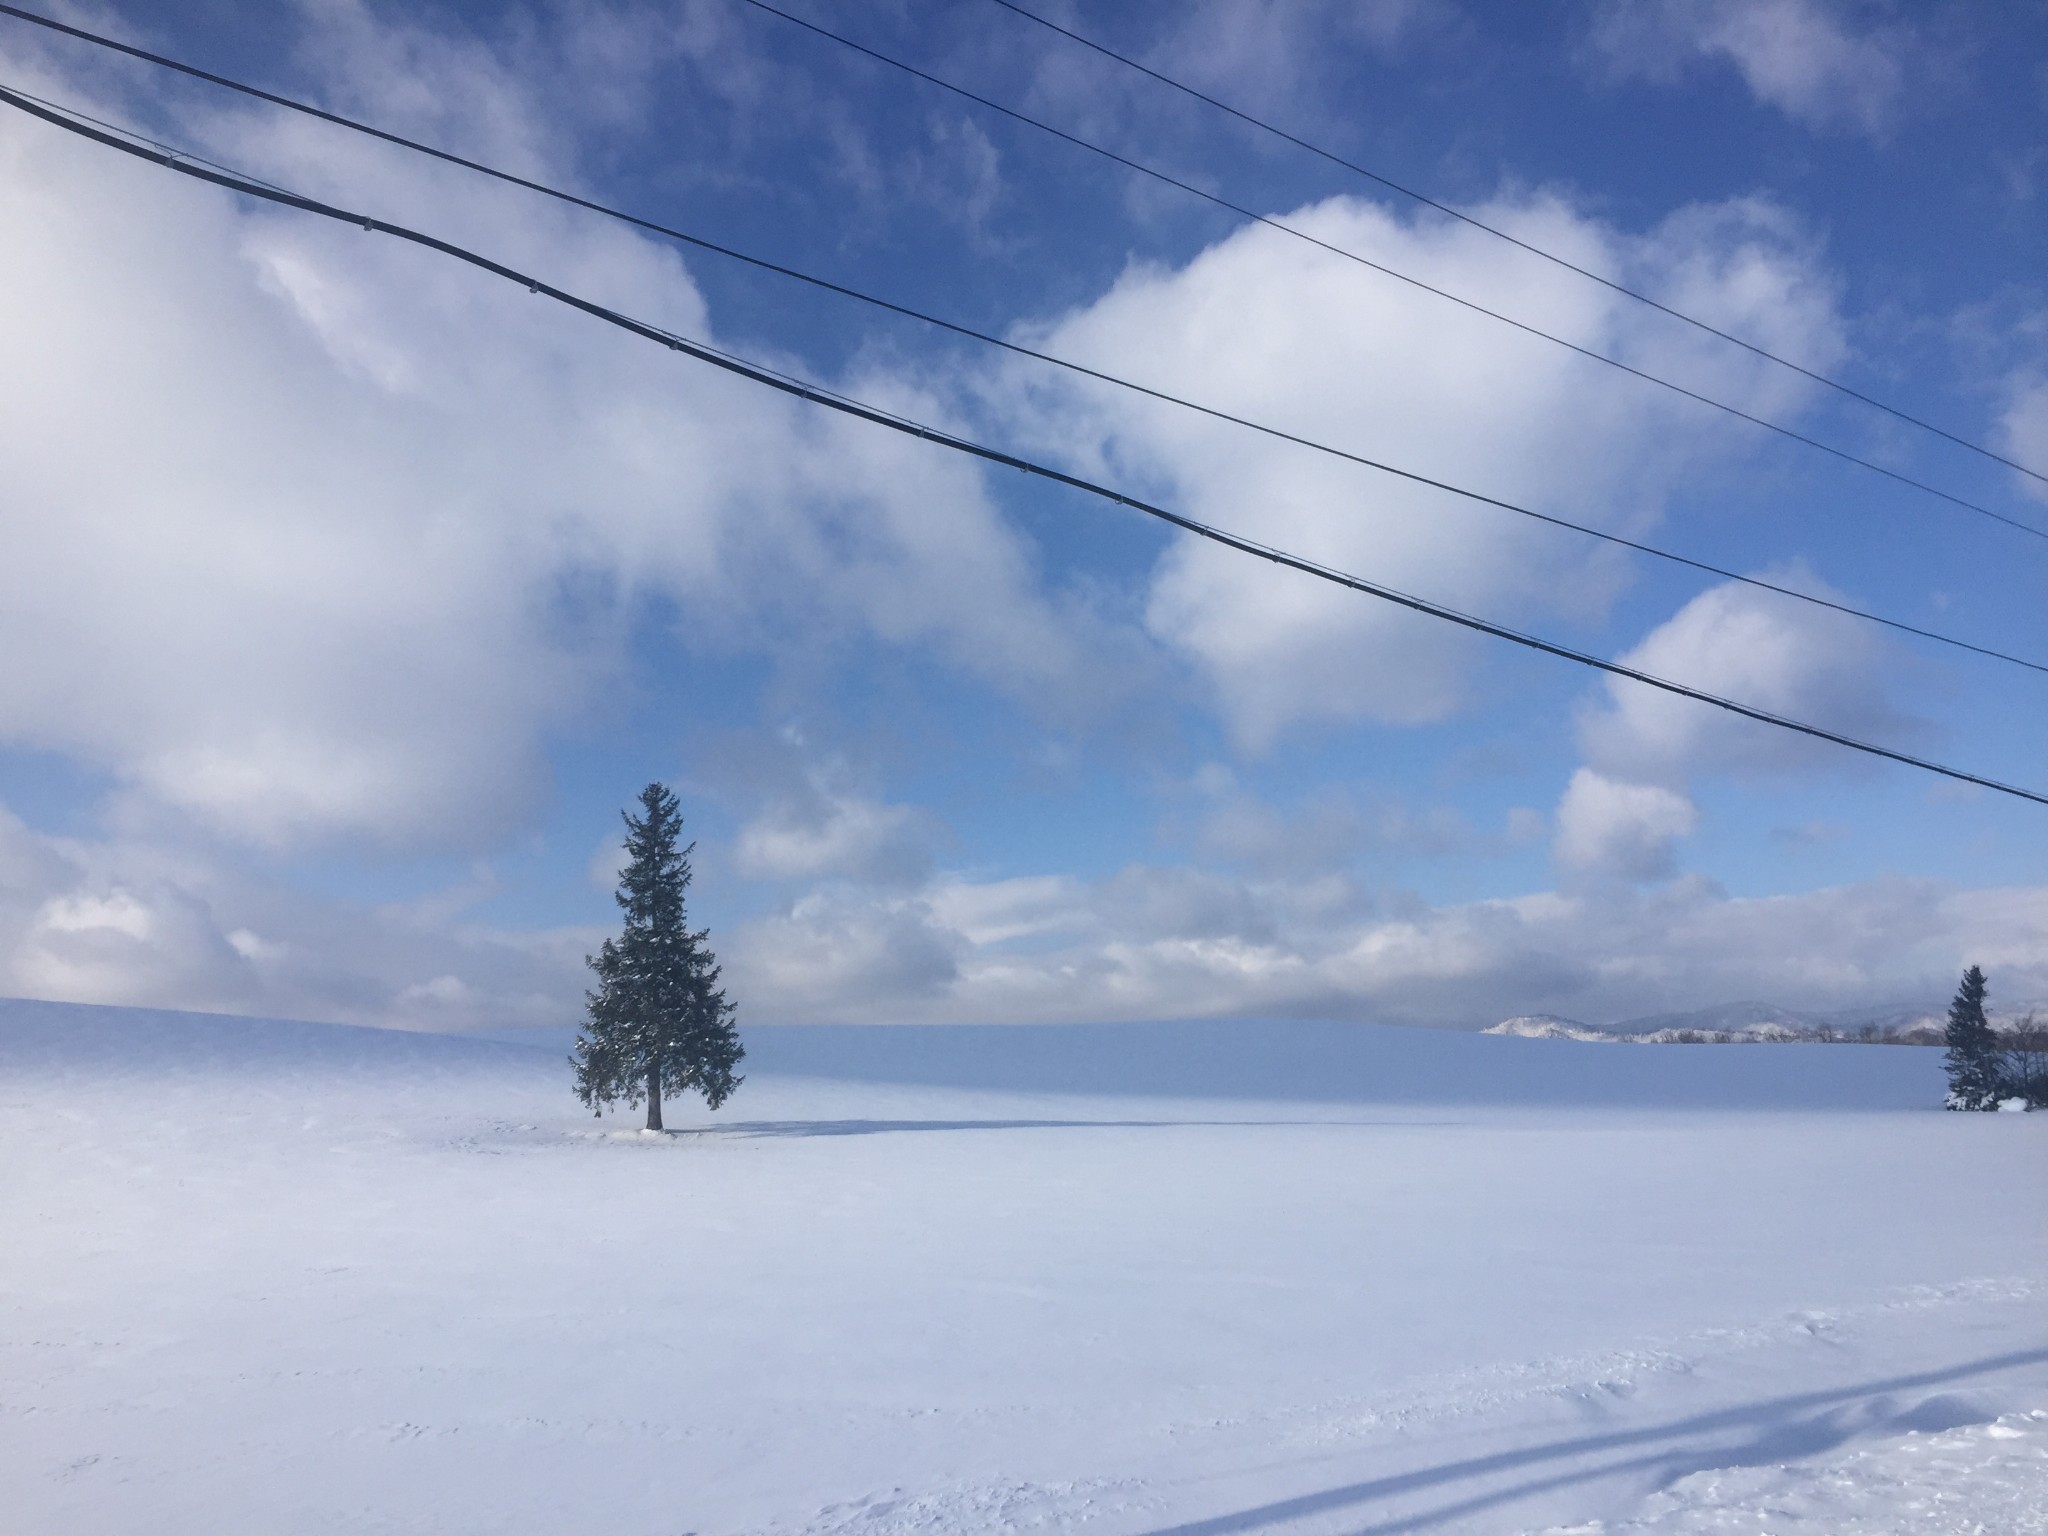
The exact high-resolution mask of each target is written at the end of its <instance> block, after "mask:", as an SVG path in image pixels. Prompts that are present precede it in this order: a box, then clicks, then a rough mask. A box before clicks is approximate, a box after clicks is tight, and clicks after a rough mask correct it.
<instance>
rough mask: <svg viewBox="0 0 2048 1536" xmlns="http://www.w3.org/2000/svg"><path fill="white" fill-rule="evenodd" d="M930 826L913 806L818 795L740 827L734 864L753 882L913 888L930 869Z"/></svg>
mask: <svg viewBox="0 0 2048 1536" xmlns="http://www.w3.org/2000/svg"><path fill="white" fill-rule="evenodd" d="M929 822H930V818H929V817H928V816H926V815H925V814H924V813H923V812H921V811H920V810H918V809H917V808H916V807H914V806H908V805H885V804H882V803H881V802H879V801H875V800H868V799H863V798H860V797H858V796H853V795H839V794H833V793H830V792H829V791H826V790H823V789H820V790H819V791H818V792H817V793H815V794H814V795H812V796H810V797H808V803H803V804H791V803H788V802H783V803H780V804H777V805H775V806H773V807H771V808H770V809H769V810H768V811H767V812H765V813H764V814H763V815H761V816H759V817H757V818H755V819H754V820H753V821H750V822H748V823H747V825H745V826H744V827H742V828H741V829H740V834H739V838H738V841H737V844H736V846H735V847H734V850H733V863H734V867H735V868H737V869H738V871H739V872H740V873H741V874H743V875H746V876H748V877H749V878H752V879H757V880H791V879H815V878H818V877H824V876H838V877H842V878H846V879H853V880H860V881H863V882H867V883H873V884H900V883H903V882H904V881H906V880H907V881H909V882H911V883H915V882H916V881H917V879H918V877H920V876H921V875H923V874H924V872H925V871H926V870H927V869H928V868H929V867H930V865H931V856H930V852H929V843H930V841H931V837H932V831H931V827H930V825H929Z"/></svg>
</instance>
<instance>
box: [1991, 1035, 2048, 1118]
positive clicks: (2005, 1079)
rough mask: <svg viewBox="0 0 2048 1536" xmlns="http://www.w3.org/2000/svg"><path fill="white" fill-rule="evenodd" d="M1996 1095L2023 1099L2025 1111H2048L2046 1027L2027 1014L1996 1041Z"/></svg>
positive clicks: (2047, 1038) (2047, 1042)
mask: <svg viewBox="0 0 2048 1536" xmlns="http://www.w3.org/2000/svg"><path fill="white" fill-rule="evenodd" d="M1998 1044H1999V1056H2000V1058H2001V1059H2000V1062H1999V1074H2000V1086H1999V1092H2000V1093H2002V1094H2004V1095H2007V1096H2009V1097H2012V1098H2018V1099H2025V1100H2026V1101H2027V1108H2029V1109H2048V1024H2043V1023H2042V1022H2041V1019H2040V1016H2039V1015H2038V1014H2031V1013H2030V1014H2028V1015H2027V1016H2026V1017H2025V1018H2024V1019H2022V1020H2020V1022H2019V1023H2018V1024H2016V1025H2015V1026H2013V1027H2012V1028H2011V1029H2008V1030H2006V1031H2005V1032H2004V1033H2003V1034H2001V1035H2000V1036H1999V1037H1998Z"/></svg>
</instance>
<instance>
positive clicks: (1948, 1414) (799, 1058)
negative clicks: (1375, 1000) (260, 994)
mask: <svg viewBox="0 0 2048 1536" xmlns="http://www.w3.org/2000/svg"><path fill="white" fill-rule="evenodd" d="M746 1041H747V1045H748V1050H749V1059H748V1061H747V1062H746V1063H745V1064H744V1070H745V1071H746V1072H747V1073H748V1081H747V1082H746V1083H745V1084H744V1085H743V1086H742V1087H741V1089H740V1091H739V1094H738V1095H737V1097H736V1098H735V1099H734V1101H733V1102H732V1104H731V1105H729V1106H728V1107H727V1109H725V1110H724V1111H722V1112H721V1113H719V1114H718V1115H716V1116H711V1115H707V1114H705V1113H704V1112H703V1110H702V1108H701V1106H698V1107H696V1108H695V1109H691V1108H688V1107H685V1106H682V1105H673V1104H672V1105H671V1113H670V1123H671V1124H672V1125H674V1126H679V1127H681V1128H682V1129H681V1131H680V1133H679V1134H676V1135H671V1136H648V1135H643V1134H642V1133H641V1132H639V1131H638V1130H637V1129H636V1128H635V1127H636V1124H637V1121H635V1120H634V1119H633V1118H631V1117H623V1118H622V1117H613V1118H610V1119H606V1120H593V1119H591V1118H590V1117H589V1116H588V1115H587V1114H586V1113H585V1112H583V1111H582V1110H580V1109H579V1107H578V1106H577V1105H576V1104H575V1102H574V1100H573V1099H572V1098H571V1097H570V1095H569V1092H568V1086H567V1076H568V1074H567V1068H566V1064H565V1063H564V1061H563V1060H562V1055H561V1052H560V1050H559V1048H553V1047H551V1048H546V1049H542V1048H538V1047H529V1046H520V1045H507V1044H493V1043H490V1042H485V1041H478V1040H467V1039H455V1038H448V1037H440V1036H430V1035H407V1034H397V1033H392V1032H387V1031H380V1030H367V1029H350V1028H344V1027H341V1026H330V1025H318V1024H290V1023H271V1022H264V1021H258V1020H246V1019H224V1018H217V1017H210V1016H204V1015H192V1014H170V1013H150V1012H141V1011H132V1010H122V1009H96V1008H80V1007H70V1006H64V1005H56V1004H42V1003H5V1002H0V1167H4V1168H5V1169H6V1170H7V1176H6V1178H4V1179H0V1230H4V1231H5V1232H6V1233H7V1234H8V1240H7V1242H6V1243H4V1244H0V1296H4V1297H5V1298H6V1305H5V1307H4V1309H0V1383H4V1386H0V1410H4V1414H0V1426H4V1428H0V1475H4V1477H5V1480H6V1486H7V1487H8V1489H9V1495H8V1498H9V1506H10V1508H9V1520H8V1523H9V1527H10V1529H18V1530H22V1531H35V1532H69V1531H81V1532H82V1531H92V1532H95V1533H100V1532H107V1533H116V1536H125V1533H130V1532H133V1533H138V1536H139V1533H143V1532H148V1533H150V1536H184V1533H193V1536H198V1533H206V1536H212V1533H215V1532H219V1531H224V1530H232V1531H244V1530H290V1531H293V1532H305V1533H321V1532H336V1533H339V1532H344V1531H346V1532H355V1531H361V1530H365V1529H373V1530H378V1531H384V1532H400V1533H406V1532H418V1533H426V1532H445V1531H451V1530H492V1531H502V1532H507V1533H514V1536H524V1533H528V1532H532V1533H536V1536H538V1533H541V1532H548V1533H552V1532H557V1531H562V1530H584V1529H602V1530H605V1531H607V1532H613V1533H618V1536H654V1533H657V1532H659V1533H673V1532H676V1531H679V1530H692V1531H697V1532H699V1533H702V1536H714V1533H718V1536H742V1533H749V1536H771V1533H772V1536H938V1533H954V1532H965V1531H974V1532H977V1533H978V1532H984V1531H985V1532H994V1533H1001V1532H1013V1531H1025V1530H1031V1531H1086V1532H1090V1533H1101V1536H1154V1533H1161V1532H1166V1531H1176V1530H1177V1531H1183V1532H1185V1531H1193V1530H1201V1531H1213V1532H1217V1533H1223V1532H1245V1533H1251V1532H1260V1531H1268V1530H1272V1531H1279V1530H1283V1529H1284V1530H1287V1531H1290V1532H1292V1531H1304V1532H1308V1531H1319V1530H1327V1531H1358V1530H1387V1529H1394V1528H1403V1529H1428V1530H1432V1531H1445V1532H1467V1533H1474V1536H1509V1533H1517V1536H1519V1533H1526V1532H1530V1531H1538V1530H1544V1529H1553V1530H1558V1531H1565V1530H1576V1531H1589V1530H1606V1531H1615V1532H1618V1531H1622V1530H1644V1531H1650V1530H1656V1531H1664V1530H1672V1531H1677V1530H1705V1529H1730V1530H1752V1529H1757V1528H1759V1525H1758V1521H1759V1520H1760V1519H1761V1516H1755V1517H1752V1516H1753V1512H1754V1511H1755V1510H1758V1509H1762V1508H1764V1507H1768V1508H1769V1509H1771V1510H1773V1511H1776V1512H1777V1513H1774V1514H1773V1515H1772V1516H1771V1518H1772V1519H1774V1520H1779V1521H1780V1524H1774V1525H1772V1526H1771V1527H1770V1528H1771V1529H1773V1530H1778V1529H1783V1530H1784V1531H1786V1532H1819V1531H1827V1530H1838V1529H1839V1530H1859V1529H1868V1530H1872V1531H1876V1530H1887V1529H1890V1530H1902V1529H1908V1528H1910V1529H1914V1530H1930V1531H1939V1530H1943V1529H1948V1528H1950V1527H1946V1526H1943V1525H1940V1524H1938V1523H1934V1522H1933V1520H1932V1518H1931V1517H1928V1518H1923V1517H1925V1516H1926V1514H1927V1511H1929V1510H1935V1511H1936V1512H1937V1513H1938V1514H1939V1515H1940V1517H1941V1518H1944V1519H1945V1518H1948V1517H1949V1515H1950V1514H1955V1513H1957V1512H1960V1513H1961V1514H1962V1515H1971V1516H1972V1517H1973V1518H1976V1519H1980V1520H1984V1521H1986V1522H1988V1523H1987V1525H1986V1528H1987V1529H2012V1528H2014V1527H2012V1526H2011V1525H2010V1524H2009V1523H2007V1518H2006V1517H2007V1516H2008V1514H2009V1512H2010V1511H2011V1510H2013V1509H2016V1508H2021V1509H2024V1508H2031V1509H2039V1508H2041V1507H2043V1501H2044V1500H2048V1465H2044V1462H2043V1459H2042V1456H2041V1454H2040V1453H2041V1449H2042V1446H2043V1443H2044V1439H2048V1436H2044V1433H2043V1431H2042V1429H2041V1428H2040V1421H2039V1420H2037V1419H2032V1418H2029V1417H2027V1415H2028V1414H2029V1413H2032V1412H2034V1411H2035V1410H2040V1409H2048V1350H2044V1349H2043V1348H2042V1346H2041V1341H2040V1331H2039V1318H2040V1306H2041V1302H2042V1299H2043V1296H2044V1295H2048V1232H2044V1231H2043V1229H2042V1227H2041V1225H2040V1223H2038V1222H2031V1221H2025V1220H2020V1221H2016V1220H2014V1219H2013V1213H2014V1211H2015V1210H2025V1209H2028V1207H2027V1206H2026V1204H2025V1199H2026V1198H2027V1197H2026V1195H2025V1194H2022V1193H2020V1192H2022V1191H2025V1192H2030V1191H2032V1190H2035V1189H2038V1188H2039V1187H2040V1182H2041V1180H2042V1178H2043V1176H2044V1174H2048V1135H2043V1134H2040V1133H2042V1132H2044V1131H2048V1116H2040V1115H2032V1116H2027V1115H1985V1116H1962V1115H1948V1114H1943V1113H1940V1112H1939V1111H1937V1110H1935V1109H1933V1108H1932V1107H1931V1106H1932V1105H1933V1104H1934V1103H1935V1102H1937V1101H1938V1097H1939V1091H1940V1081H1941V1079H1940V1071H1939V1062H1938V1060H1937V1059H1936V1058H1935V1054H1934V1053H1932V1052H1925V1051H1908V1050H1846V1049H1842V1048H1840V1047H1826V1046H1812V1047H1808V1046H1798V1045H1788V1046H1781V1047H1776V1048H1773V1049H1771V1050H1768V1051H1601V1050H1579V1049H1572V1048H1570V1047H1568V1046H1560V1045H1559V1044H1557V1043H1556V1042H1554V1041H1550V1040H1544V1039H1535V1040H1526V1039H1503V1038H1499V1037H1487V1036H1483V1035H1477V1034H1452V1033H1443V1032H1434V1031H1427V1030H1400V1029H1377V1028H1364V1027H1356V1026H1334V1025H1318V1024H1305V1023H1298V1022H1296V1023H1251V1024H1226V1023H1205V1024H1196V1025H1164V1024H1162V1025H1139V1026H1114V1027H1104V1028H1099V1029H1087V1028H1024V1029H1011V1030H1005V1029H974V1028H961V1029H951V1028H936V1029H933V1028H903V1029H891V1028H839V1029H835V1028H824V1027H819V1028H788V1029H774V1030H767V1029H763V1030H755V1031H752V1032H749V1033H747V1035H746ZM1915 1500H1918V1501H1919V1502H1918V1503H1915V1502H1914V1501H1915ZM1930 1500H1931V1501H1932V1502H1931V1503H1930V1502H1929V1501H1930ZM1788 1510H1789V1511H1792V1513H1791V1514H1787V1513H1785V1512H1786V1511H1788ZM1743 1511H1750V1512H1752V1513H1749V1514H1745V1513H1743ZM1738 1516H1739V1518H1738ZM1851 1516H1853V1517H1854V1519H1856V1520H1862V1521H1864V1522H1865V1523H1864V1524H1862V1525H1856V1524H1852V1523H1848V1521H1849V1518H1850V1517H1851ZM1837 1517H1840V1519H1841V1523H1831V1522H1835V1521H1836V1519H1837ZM1741 1519H1748V1520H1749V1522H1750V1523H1749V1524H1747V1525H1744V1524H1741V1523H1740V1520H1741ZM1886 1520H1891V1521H1892V1522H1893V1523H1892V1524H1890V1525H1886V1524H1885V1523H1884V1522H1885V1521H1886ZM1712 1521H1719V1522H1721V1523H1720V1524H1713V1523H1711V1522H1712ZM1596 1522H1597V1523H1596ZM1702 1522H1707V1523H1702ZM1955 1528H1958V1529H1968V1528H1969V1527H1968V1526H1959V1527H1955Z"/></svg>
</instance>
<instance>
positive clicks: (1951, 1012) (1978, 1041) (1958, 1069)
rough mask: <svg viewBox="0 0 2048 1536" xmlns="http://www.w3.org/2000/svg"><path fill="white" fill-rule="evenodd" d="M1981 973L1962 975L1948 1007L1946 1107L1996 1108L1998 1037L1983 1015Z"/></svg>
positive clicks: (1970, 969)
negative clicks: (1952, 1000) (1961, 981)
mask: <svg viewBox="0 0 2048 1536" xmlns="http://www.w3.org/2000/svg"><path fill="white" fill-rule="evenodd" d="M1984 990H1985V988H1984V973H1983V972H1982V971H1981V970H1979V969H1978V968H1977V967H1976V966H1974V965H1973V966H1971V967H1970V968H1969V969H1968V970H1967V971H1965V972H1963V984H1962V985H1961V986H1960V987H1958V988H1957V989H1956V1000H1955V1001H1954V1002H1952V1003H1950V1004H1949V1005H1948V1029H1947V1031H1946V1034H1945V1037H1944V1038H1945V1040H1946V1043H1947V1045H1948V1058H1947V1065H1948V1107H1949V1108H1950V1109H1996V1108H1998V1097H1999V1089H2000V1077H2001V1075H2002V1074H2001V1072H2000V1070H1999V1069H2000V1066H2001V1063H2000V1061H1999V1048H1998V1038H1997V1036H1995V1035H1993V1034H1992V1032H1991V1021H1990V1020H1989V1019H1987V1018H1985V1016H1984Z"/></svg>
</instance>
